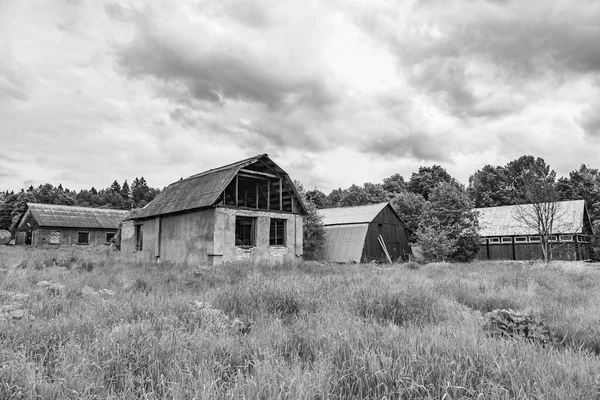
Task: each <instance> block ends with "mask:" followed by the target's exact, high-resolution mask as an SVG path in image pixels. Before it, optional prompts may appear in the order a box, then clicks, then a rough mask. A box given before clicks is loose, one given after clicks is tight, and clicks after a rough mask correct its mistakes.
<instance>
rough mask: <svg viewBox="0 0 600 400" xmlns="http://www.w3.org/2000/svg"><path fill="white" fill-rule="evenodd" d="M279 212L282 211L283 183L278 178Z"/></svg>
mask: <svg viewBox="0 0 600 400" xmlns="http://www.w3.org/2000/svg"><path fill="white" fill-rule="evenodd" d="M279 211H283V181H282V179H281V178H279Z"/></svg>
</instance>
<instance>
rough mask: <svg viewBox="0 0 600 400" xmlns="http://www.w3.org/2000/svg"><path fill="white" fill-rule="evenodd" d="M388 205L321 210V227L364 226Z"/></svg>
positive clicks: (377, 204) (379, 204) (378, 204)
mask: <svg viewBox="0 0 600 400" xmlns="http://www.w3.org/2000/svg"><path fill="white" fill-rule="evenodd" d="M388 204H389V203H387V202H386V203H376V204H367V205H364V206H354V207H337V208H323V209H321V210H319V212H320V213H321V215H323V225H325V226H327V225H343V224H364V223H369V222H371V221H373V220H374V219H375V217H376V216H377V215H379V213H380V212H381V210H383V209H384V208H385V207H386V206H387V205H388Z"/></svg>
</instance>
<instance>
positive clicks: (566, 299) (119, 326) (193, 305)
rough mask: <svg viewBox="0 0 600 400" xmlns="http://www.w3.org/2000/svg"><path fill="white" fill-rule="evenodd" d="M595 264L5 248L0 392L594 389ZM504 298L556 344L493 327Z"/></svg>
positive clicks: (377, 393)
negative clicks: (343, 261) (267, 258)
mask: <svg viewBox="0 0 600 400" xmlns="http://www.w3.org/2000/svg"><path fill="white" fill-rule="evenodd" d="M599 270H600V266H599V265H594V264H581V263H571V264H570V263H555V264H551V265H550V266H548V267H546V266H544V265H542V264H519V263H472V264H443V263H438V264H428V265H424V266H420V267H419V268H417V267H416V266H414V265H412V264H410V265H402V264H398V265H395V266H393V267H389V266H388V267H378V266H375V265H321V264H317V263H312V262H306V263H303V262H298V263H295V264H289V265H268V264H258V265H251V264H228V265H224V266H220V267H210V268H209V267H203V268H190V267H183V266H179V265H171V264H160V265H142V264H136V263H131V262H128V261H126V260H122V259H121V255H120V254H119V253H114V252H112V253H111V252H106V251H104V250H102V249H99V250H95V251H94V250H89V251H87V252H83V251H81V250H77V251H75V250H72V249H56V250H32V249H23V248H14V247H4V248H0V399H21V398H23V399H30V398H40V399H62V398H71V399H78V398H86V399H88V398H89V399H93V398H97V399H103V398H113V399H131V398H143V399H163V398H166V399H171V398H172V399H196V398H197V399H218V398H261V399H268V398H288V399H309V398H310V399H346V398H377V399H380V398H388V399H389V398H402V399H429V398H431V399H442V398H444V399H461V398H469V399H470V398H481V399H513V398H522V399H594V398H600V359H599V357H598V354H600V297H599V296H600V290H599V289H600V272H599ZM209 304H210V305H209ZM499 308H511V309H515V310H527V311H529V312H530V313H531V314H532V315H534V316H535V318H536V319H538V320H539V321H542V322H543V323H544V324H545V325H547V326H548V328H549V329H550V331H551V332H552V334H553V336H554V338H555V340H554V342H553V343H551V344H545V345H544V344H540V343H534V342H529V341H527V340H525V339H519V338H517V339H510V338H501V337H490V336H488V335H487V334H486V332H485V330H484V329H483V326H484V324H485V321H486V318H485V317H484V313H486V312H488V311H491V310H494V309H499Z"/></svg>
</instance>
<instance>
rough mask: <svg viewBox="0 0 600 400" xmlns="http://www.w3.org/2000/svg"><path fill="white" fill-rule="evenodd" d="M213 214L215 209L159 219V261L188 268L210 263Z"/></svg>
mask: <svg viewBox="0 0 600 400" xmlns="http://www.w3.org/2000/svg"><path fill="white" fill-rule="evenodd" d="M214 214H215V210H214V209H208V210H202V211H195V212H190V213H186V214H181V215H174V216H170V217H162V218H161V221H160V224H161V227H160V232H161V234H160V259H161V260H169V261H173V262H181V263H185V264H188V265H199V264H207V263H209V261H210V259H211V257H210V256H209V254H212V253H213V247H214V246H213V231H214ZM157 250H158V249H157Z"/></svg>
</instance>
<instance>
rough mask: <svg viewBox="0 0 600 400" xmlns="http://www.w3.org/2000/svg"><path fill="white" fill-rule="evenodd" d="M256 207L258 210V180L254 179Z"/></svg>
mask: <svg viewBox="0 0 600 400" xmlns="http://www.w3.org/2000/svg"><path fill="white" fill-rule="evenodd" d="M256 209H257V210H258V181H256Z"/></svg>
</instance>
